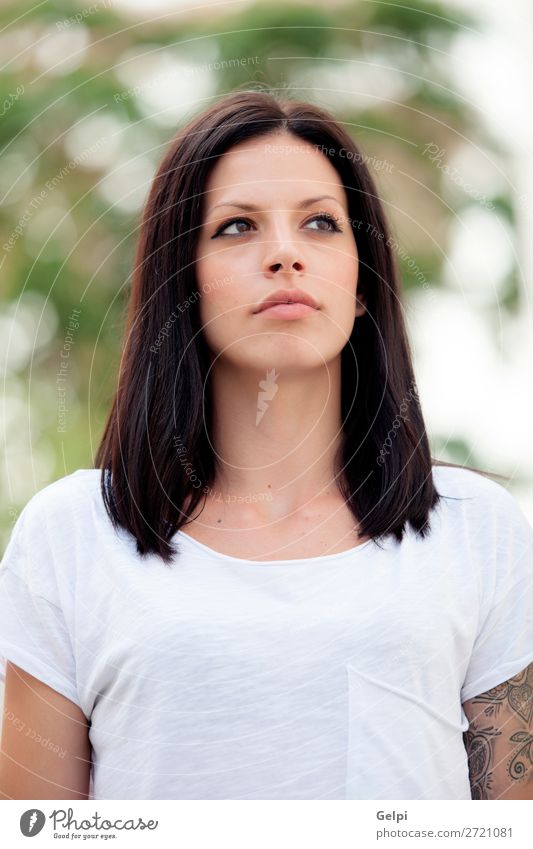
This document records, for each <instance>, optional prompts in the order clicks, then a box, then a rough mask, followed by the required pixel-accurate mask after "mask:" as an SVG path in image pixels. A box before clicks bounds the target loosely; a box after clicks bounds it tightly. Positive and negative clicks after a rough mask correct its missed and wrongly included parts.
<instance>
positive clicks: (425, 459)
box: [95, 91, 477, 563]
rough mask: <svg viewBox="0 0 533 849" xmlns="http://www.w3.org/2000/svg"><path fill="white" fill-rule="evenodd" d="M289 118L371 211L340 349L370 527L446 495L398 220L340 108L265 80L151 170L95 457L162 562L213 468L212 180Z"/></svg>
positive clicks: (109, 487) (345, 456)
mask: <svg viewBox="0 0 533 849" xmlns="http://www.w3.org/2000/svg"><path fill="white" fill-rule="evenodd" d="M282 131H285V132H289V133H291V134H292V135H293V136H294V137H295V138H296V139H298V140H300V139H301V140H304V141H306V142H308V143H310V144H312V145H314V146H317V147H318V148H319V149H320V150H321V152H323V154H324V155H325V156H327V157H328V158H329V161H330V162H331V164H332V165H333V166H334V167H335V168H336V170H337V172H338V174H339V176H340V178H341V180H342V183H343V185H344V186H345V189H346V193H347V197H348V202H349V221H350V224H351V226H354V224H355V223H356V222H363V223H364V226H359V227H358V229H357V231H356V234H355V235H356V243H357V250H358V257H359V279H358V287H359V289H360V291H362V292H363V293H364V295H365V296H366V305H367V309H366V313H364V314H363V315H361V316H359V317H358V318H357V319H356V320H355V322H354V328H353V331H352V334H351V336H350V339H349V341H348V343H347V344H346V346H345V347H344V349H343V350H342V352H341V381H342V386H341V417H342V434H341V439H340V446H339V451H338V453H337V456H336V459H335V474H336V475H337V476H338V484H339V489H340V491H341V493H342V495H343V497H344V498H345V501H346V503H347V504H348V506H349V508H350V509H351V511H352V513H353V515H354V517H355V519H356V522H357V523H358V525H359V531H358V532H359V536H360V537H362V536H369V537H371V538H372V539H374V540H375V541H376V542H377V541H378V540H379V538H381V537H384V536H386V535H389V534H393V535H394V536H395V538H396V539H397V540H398V541H399V542H401V540H402V538H403V534H404V531H405V527H406V524H408V523H409V524H410V525H411V527H412V528H413V530H414V531H415V532H416V533H417V534H418V535H420V536H421V537H424V536H426V534H427V533H429V531H430V524H429V513H430V511H431V509H432V508H433V507H434V506H435V505H436V504H437V502H438V501H439V499H440V498H441V496H440V494H439V493H438V492H437V491H436V488H435V485H434V481H433V476H432V464H437V465H450V466H453V465H455V464H452V463H441V462H440V461H438V460H433V459H432V457H431V454H430V448H429V442H428V438H427V435H426V428H425V425H424V420H423V417H422V411H421V406H420V402H419V398H418V392H417V387H416V382H415V378H414V372H413V365H412V358H411V352H410V348H409V343H408V338H407V332H406V327H405V323H404V317H403V313H402V307H401V287H400V284H399V275H398V272H397V270H396V263H395V257H394V253H393V249H392V246H391V242H390V236H389V229H388V225H387V222H386V219H385V215H384V210H383V208H382V204H381V201H380V199H379V198H378V194H377V191H376V186H375V184H374V181H373V179H372V177H371V175H370V173H369V171H368V168H367V167H366V165H365V163H364V157H363V156H362V154H361V152H360V151H359V149H358V147H357V146H356V145H355V143H354V142H353V140H352V138H351V137H350V136H349V135H348V133H347V132H345V131H344V129H343V128H342V127H341V126H340V125H339V124H338V123H337V122H336V121H335V120H334V118H333V117H332V116H331V115H330V114H329V113H328V112H326V111H324V110H322V109H320V108H318V107H316V106H314V105H312V104H309V103H305V102H298V101H290V100H289V101H287V100H282V99H279V98H277V97H275V96H274V95H272V94H270V93H267V92H253V91H250V92H237V93H233V94H231V95H229V96H226V97H224V98H222V99H220V100H218V101H217V102H216V103H215V104H214V105H212V106H211V107H210V108H209V109H207V110H206V111H204V112H203V113H202V114H200V115H198V116H197V117H196V118H194V119H193V120H192V121H191V122H190V123H189V124H188V125H187V126H186V127H185V128H184V129H182V130H181V131H180V132H179V133H178V135H177V136H176V137H175V138H174V140H173V141H172V143H171V144H170V147H169V149H168V151H167V153H166V155H165V156H164V158H163V160H162V162H161V164H160V166H159V169H158V171H157V173H156V176H155V178H154V180H153V183H152V186H151V190H150V192H149V196H148V199H147V201H146V205H145V209H144V213H143V218H142V224H141V229H140V235H139V239H138V243H137V250H136V256H135V264H134V270H133V275H132V288H131V294H130V301H129V306H128V314H127V320H126V328H125V340H124V345H123V356H122V360H121V364H120V370H119V377H118V383H117V389H116V393H115V397H114V400H113V404H112V408H111V411H110V414H109V417H108V420H107V423H106V425H105V429H104V433H103V437H102V440H101V443H100V446H99V448H98V451H97V454H96V457H95V467H96V468H101V469H102V476H101V489H102V497H103V500H104V503H105V507H106V510H107V512H108V515H109V517H110V519H111V521H112V523H113V525H114V526H115V528H116V527H118V526H120V527H122V528H124V529H126V530H128V531H129V532H130V533H131V534H132V535H133V536H134V537H135V539H136V543H137V545H136V547H137V551H138V553H139V554H142V555H145V554H150V553H153V554H157V555H159V556H160V557H161V558H162V559H163V561H164V562H165V563H170V562H171V561H172V559H173V558H174V556H175V554H176V553H178V552H179V549H178V548H176V547H175V544H172V542H171V541H172V539H173V537H174V536H175V534H176V532H177V531H178V530H179V529H180V528H181V527H182V526H183V525H185V524H186V523H187V522H188V521H189V520H190V519H191V518H192V515H193V512H194V510H195V509H196V507H197V506H198V505H199V503H200V501H201V500H202V498H205V497H206V493H207V492H208V491H209V489H210V486H211V484H212V483H213V482H214V480H215V471H216V458H215V455H214V452H213V450H212V448H211V443H210V440H209V432H210V429H211V423H212V414H213V398H212V394H211V388H210V383H209V380H208V379H207V375H208V369H209V365H210V358H209V352H208V349H207V346H206V343H205V340H204V337H203V334H202V328H201V323H200V318H199V308H198V297H197V296H198V291H197V284H196V275H195V260H196V245H197V237H198V233H199V231H200V227H201V225H202V213H203V209H204V192H205V186H206V181H207V179H208V177H209V175H210V173H211V171H212V169H213V167H214V165H215V164H216V162H217V160H218V158H219V157H220V156H222V155H223V154H225V153H226V152H228V151H229V150H230V149H231V148H232V147H233V146H234V145H236V144H238V143H239V142H242V141H245V140H247V139H251V138H255V137H264V136H269V135H272V134H275V133H279V132H282ZM176 309H178V313H179V314H177V313H176ZM204 399H205V400H204ZM461 468H462V467H461ZM191 470H192V471H191ZM472 471H477V470H475V469H473V470H472ZM175 542H176V540H174V543H175ZM378 544H379V543H378Z"/></svg>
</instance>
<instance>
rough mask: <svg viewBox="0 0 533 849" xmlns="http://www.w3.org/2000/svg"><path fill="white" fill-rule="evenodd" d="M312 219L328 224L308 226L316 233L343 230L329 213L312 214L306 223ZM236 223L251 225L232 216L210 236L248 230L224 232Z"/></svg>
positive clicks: (229, 234)
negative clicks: (325, 225) (324, 225)
mask: <svg viewBox="0 0 533 849" xmlns="http://www.w3.org/2000/svg"><path fill="white" fill-rule="evenodd" d="M314 221H319V222H322V223H325V224H327V225H329V226H328V227H327V228H325V227H316V228H315V227H312V228H310V229H312V230H315V231H316V232H317V233H342V232H343V231H342V227H339V225H338V221H337V219H336V218H335V217H334V216H333V215H330V214H329V213H327V212H321V213H319V214H318V215H314V216H313V217H312V218H310V219H309V221H307V222H306V223H307V224H310V223H312V222H314ZM238 224H246V225H251V222H250V221H248V219H247V218H232V219H231V220H230V221H226V222H224V224H221V225H220V227H219V228H218V229H217V231H216V233H214V234H213V236H211V238H212V239H216V238H217V236H221V235H224V236H238V235H239V233H246V232H249V231H247V230H237V231H236V232H233V233H228V232H225V231H227V230H228V228H229V227H234V226H236V225H238Z"/></svg>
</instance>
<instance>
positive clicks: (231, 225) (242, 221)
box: [211, 218, 251, 239]
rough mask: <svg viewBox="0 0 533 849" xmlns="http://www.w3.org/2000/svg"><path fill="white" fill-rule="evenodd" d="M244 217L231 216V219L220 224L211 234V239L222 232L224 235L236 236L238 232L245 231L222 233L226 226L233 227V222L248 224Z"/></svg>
mask: <svg viewBox="0 0 533 849" xmlns="http://www.w3.org/2000/svg"><path fill="white" fill-rule="evenodd" d="M250 223H251V222H250V221H248V220H247V219H246V218H232V219H231V221H226V222H225V223H224V224H221V225H220V227H219V228H218V230H217V231H216V233H215V234H214V235H213V236H211V238H212V239H216V237H217V236H220V235H221V234H224V235H225V236H227V235H229V236H238V235H239V233H243V232H244V233H245V232H246V230H239V231H237V233H224V230H227V229H228V227H233V226H234V225H235V224H250Z"/></svg>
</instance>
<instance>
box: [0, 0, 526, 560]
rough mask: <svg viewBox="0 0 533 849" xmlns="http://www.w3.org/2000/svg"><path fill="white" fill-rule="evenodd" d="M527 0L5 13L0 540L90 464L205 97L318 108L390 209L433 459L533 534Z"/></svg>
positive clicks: (1, 28) (18, 7)
mask: <svg viewBox="0 0 533 849" xmlns="http://www.w3.org/2000/svg"><path fill="white" fill-rule="evenodd" d="M532 29H533V8H532V6H531V4H530V2H529V0H523V2H522V0H513V2H512V3H511V4H502V3H501V2H496V0H494V2H493V0H481V2H474V0H470V2H467V1H466V0H462V2H459V0H454V1H453V2H447V3H446V4H444V5H442V4H437V3H429V2H428V3H426V2H423V0H401V2H394V1H393V0H389V1H388V2H378V0H350V2H342V0H331V2H329V3H328V5H327V6H326V5H325V4H319V3H308V2H305V1H304V0H301V2H293V0H283V2H276V0H268V2H258V3H257V2H248V0H230V2H221V0H217V2H203V3H202V4H201V5H200V4H195V3H194V2H193V0H187V2H185V0H183V2H182V0H166V2H157V0H155V2H154V0H150V2H149V3H148V2H147V1H146V2H142V0H121V2H118V0H107V1H106V0H103V2H99V1H98V0H94V2H87V3H74V2H70V3H67V2H61V0H55V1H54V0H50V2H45V3H37V2H35V3H28V2H25V0H17V2H16V3H12V4H10V3H4V4H3V5H2V7H1V9H0V57H1V65H2V71H1V77H0V86H1V91H0V118H1V120H0V134H1V141H0V145H1V150H2V157H1V163H2V165H1V168H0V197H1V198H2V204H1V220H0V224H1V228H2V233H1V236H0V285H1V302H0V368H1V369H2V372H3V384H2V386H3V402H2V408H1V409H2V415H1V423H2V430H1V432H2V463H1V464H0V492H1V505H0V507H1V510H0V536H1V539H0V543H1V547H2V550H3V548H4V547H5V544H6V542H7V539H8V537H9V534H10V530H11V527H12V525H13V523H14V521H15V520H16V518H17V516H18V514H19V512H20V509H21V507H22V506H24V504H25V503H26V502H27V501H28V499H29V498H30V497H31V496H32V495H33V494H34V493H35V492H36V491H37V490H39V489H41V488H42V487H43V486H45V485H46V484H47V483H49V482H51V481H53V480H55V479H56V478H58V477H60V476H63V475H65V474H68V473H70V472H71V471H74V470H75V469H77V468H86V467H90V466H91V465H92V459H93V456H94V452H95V450H96V447H97V445H98V441H99V438H100V435H101V432H102V428H103V424H104V420H105V417H106V414H107V411H108V409H109V405H110V401H111V397H112V393H113V389H114V386H115V380H116V374H117V368H118V363H119V359H120V353H121V330H122V322H123V317H124V310H125V305H126V301H127V296H128V292H129V285H130V280H129V273H130V269H131V266H132V261H133V250H134V245H135V240H136V237H137V233H138V225H139V215H140V212H141V209H142V206H143V202H144V199H145V197H146V194H147V191H148V188H149V185H150V182H151V179H152V176H153V174H154V171H155V169H156V166H157V163H158V161H159V159H160V157H161V156H162V154H163V152H164V150H165V148H166V146H167V144H168V142H169V140H170V139H171V137H172V136H173V135H174V134H175V133H176V131H177V130H178V129H179V127H180V126H182V125H183V123H184V122H186V121H188V120H189V119H190V118H191V117H192V116H193V115H195V114H196V113H197V112H198V111H200V110H202V109H203V108H205V107H206V106H208V105H209V104H210V103H211V102H212V101H213V99H214V98H217V97H219V96H220V95H223V94H225V93H227V92H230V91H232V90H235V89H249V88H262V89H265V88H266V89H270V90H273V91H278V92H281V93H284V94H285V95H286V96H288V97H291V98H295V99H306V100H310V101H312V102H315V103H317V104H318V105H321V106H324V107H326V108H328V109H330V110H331V111H332V112H333V113H334V115H335V116H336V117H337V118H338V119H339V120H340V121H342V122H343V123H344V125H345V126H346V127H347V128H348V130H349V132H350V133H351V134H352V135H353V136H354V138H355V139H356V141H357V142H358V144H359V145H360V147H361V148H362V150H363V152H364V153H365V155H366V156H367V157H368V160H367V161H368V164H369V166H370V168H371V170H372V173H373V174H374V176H375V178H376V181H377V184H378V187H379V190H380V192H381V194H382V197H383V199H384V202H385V205H386V208H387V211H388V215H389V220H390V221H391V224H392V230H393V234H394V236H395V238H396V239H397V243H398V247H397V254H398V263H399V267H400V270H401V274H402V277H403V283H404V286H405V291H406V311H407V319H408V324H409V330H410V334H411V340H412V344H413V350H414V355H415V366H416V373H417V378H418V386H419V391H420V397H421V400H422V406H423V410H424V414H425V417H426V421H427V424H428V429H429V436H430V441H431V445H432V450H433V453H434V455H435V456H438V457H440V458H441V459H449V460H452V461H454V462H459V463H464V464H466V465H470V466H475V467H479V468H483V469H487V470H490V471H494V472H497V473H500V474H504V475H506V476H508V477H509V484H508V488H509V490H510V491H512V492H513V494H515V495H516V497H517V499H518V500H519V502H520V503H521V505H522V507H523V509H524V510H525V512H526V514H527V515H528V516H529V518H530V519H531V520H532V521H533V495H532V481H533V452H532V450H531V433H532V421H533V415H532V413H533V409H532V408H533V400H532V399H533V393H532V391H531V390H532V374H533V367H532V366H533V356H532V341H531V340H532V334H531V293H532V279H533V238H532V230H533V156H532V154H533V129H532V118H531V104H530V88H531V79H532V73H533V59H532V58H531V57H532V55H533V50H532V45H533V38H532Z"/></svg>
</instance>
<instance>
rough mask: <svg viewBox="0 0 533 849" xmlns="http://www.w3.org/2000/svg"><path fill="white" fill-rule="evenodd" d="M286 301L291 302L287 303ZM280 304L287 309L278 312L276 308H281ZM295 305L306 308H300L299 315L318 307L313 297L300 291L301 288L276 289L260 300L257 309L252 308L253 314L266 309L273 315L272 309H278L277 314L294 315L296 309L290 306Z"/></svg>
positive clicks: (296, 312)
mask: <svg viewBox="0 0 533 849" xmlns="http://www.w3.org/2000/svg"><path fill="white" fill-rule="evenodd" d="M288 301H290V302H291V303H290V304H289V303H287V302H288ZM281 306H284V307H286V308H287V309H286V310H285V311H282V312H279V310H278V308H281ZM297 306H300V307H307V308H308V309H305V310H302V309H300V310H299V313H300V314H301V315H305V314H306V313H308V312H310V310H318V309H320V307H319V306H318V304H317V302H316V301H315V299H314V298H313V297H311V295H309V294H308V293H307V292H302V290H301V289H278V290H277V291H276V292H272V293H271V294H270V295H267V297H266V298H265V299H264V301H261V303H260V304H259V306H258V307H257V309H255V310H254V314H257V313H260V312H266V311H268V312H269V313H271V314H272V315H273V314H274V313H273V311H276V310H278V314H279V315H280V316H283V315H285V314H286V315H287V317H289V316H291V315H294V317H296V315H297V314H298V310H296V309H291V308H295V307H297Z"/></svg>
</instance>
